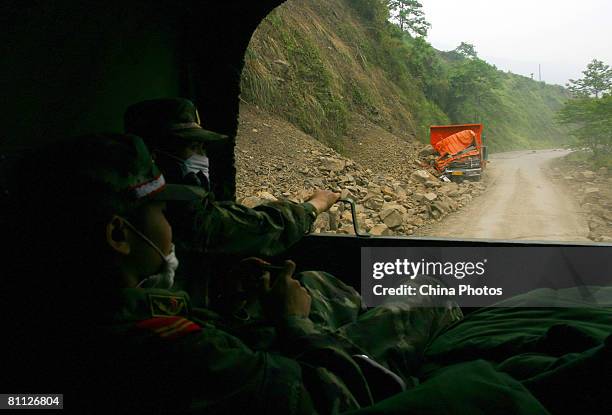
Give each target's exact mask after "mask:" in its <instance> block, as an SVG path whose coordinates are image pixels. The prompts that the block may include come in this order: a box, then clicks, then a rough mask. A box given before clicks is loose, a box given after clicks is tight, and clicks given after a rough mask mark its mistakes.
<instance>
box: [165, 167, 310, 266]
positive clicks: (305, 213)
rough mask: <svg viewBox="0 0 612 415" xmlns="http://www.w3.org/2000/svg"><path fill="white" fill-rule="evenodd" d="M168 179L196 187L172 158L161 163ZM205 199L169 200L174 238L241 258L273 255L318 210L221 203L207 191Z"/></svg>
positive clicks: (186, 246) (185, 245)
mask: <svg viewBox="0 0 612 415" xmlns="http://www.w3.org/2000/svg"><path fill="white" fill-rule="evenodd" d="M156 162H157V164H158V165H159V167H160V168H161V170H162V172H163V173H164V176H165V177H166V180H167V181H168V182H169V183H177V184H186V185H194V184H196V183H192V182H189V178H188V177H187V178H182V176H181V173H180V171H179V169H178V167H177V166H176V165H174V163H173V162H170V161H168V160H165V159H164V158H163V157H162V158H160V159H159V160H157V161H156ZM202 193H203V200H202V202H201V203H180V202H173V203H169V206H168V219H169V220H170V224H171V225H172V227H173V231H174V234H175V238H174V239H175V242H176V243H177V246H180V248H182V249H183V250H184V251H187V252H195V253H213V254H217V253H222V254H226V255H236V256H242V257H245V256H264V257H267V256H274V255H277V254H280V253H282V252H284V251H285V250H286V249H287V248H289V247H290V246H291V245H293V244H294V243H296V242H297V241H299V240H300V239H301V238H302V237H303V236H304V235H305V234H307V233H308V232H309V231H310V227H311V225H312V223H313V222H314V220H315V219H316V216H317V214H316V209H315V207H314V206H313V205H312V204H310V203H293V202H290V201H278V202H269V203H265V204H263V205H260V206H257V207H255V208H252V209H251V208H248V207H246V206H243V205H240V204H238V203H235V202H228V201H216V200H215V197H214V195H213V194H212V193H211V192H208V191H206V189H202Z"/></svg>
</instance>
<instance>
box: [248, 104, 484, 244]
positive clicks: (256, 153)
mask: <svg viewBox="0 0 612 415" xmlns="http://www.w3.org/2000/svg"><path fill="white" fill-rule="evenodd" d="M353 125H354V127H353V128H352V129H351V134H350V135H349V136H348V137H346V138H345V139H344V141H342V142H341V144H340V146H341V147H342V149H343V152H345V153H346V154H351V155H352V156H353V158H348V157H345V156H343V155H341V154H339V153H338V152H336V151H334V150H333V149H331V148H329V147H327V146H325V145H324V144H322V143H320V142H319V141H317V140H315V139H314V138H312V137H311V136H309V135H307V134H305V133H303V132H302V131H300V130H298V129H297V128H295V127H294V126H293V125H292V124H289V123H287V122H285V121H282V120H280V119H278V118H276V117H274V116H271V115H269V114H267V113H266V112H263V111H260V110H258V109H257V108H255V107H252V106H248V105H244V106H243V107H242V108H241V110H240V126H239V130H238V137H237V145H236V170H237V199H238V201H239V202H241V203H243V204H245V205H247V206H256V205H258V204H260V203H263V202H265V201H266V200H276V199H289V200H292V201H296V202H301V201H304V200H306V199H307V198H308V197H309V196H310V194H311V193H312V190H314V189H316V188H322V189H330V190H334V191H338V192H341V193H342V197H344V198H352V199H353V200H355V201H356V202H357V217H358V222H359V225H360V227H361V229H362V230H365V231H368V232H370V233H371V234H373V235H411V234H413V233H414V232H415V231H416V230H417V229H418V228H420V227H422V226H424V225H426V224H428V223H431V222H433V221H437V220H440V219H441V218H442V217H444V216H446V215H448V214H449V213H451V212H454V211H456V210H458V209H461V208H462V207H464V206H465V205H467V204H468V203H469V202H470V201H471V200H472V199H473V197H475V196H477V195H479V194H480V193H482V192H483V191H484V189H485V185H484V184H483V183H476V182H465V183H461V184H456V183H443V182H441V181H440V180H439V179H438V178H437V177H435V175H434V174H435V172H434V171H433V170H432V169H430V168H429V167H428V164H427V160H428V157H430V156H429V155H428V154H427V153H426V152H421V150H422V149H423V147H424V145H423V144H421V143H416V142H407V141H405V140H402V139H400V138H398V137H396V136H394V135H392V134H390V133H388V132H386V131H384V130H382V129H380V128H378V127H376V126H374V125H373V124H370V123H368V122H367V121H362V122H361V123H354V124H353ZM315 232H336V233H353V228H352V221H351V215H350V210H349V209H348V208H347V207H346V206H345V205H343V204H338V205H336V206H334V207H332V209H330V211H329V212H328V213H325V214H322V215H320V216H319V218H318V219H317V222H316V223H315Z"/></svg>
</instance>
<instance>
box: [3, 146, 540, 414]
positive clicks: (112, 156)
mask: <svg viewBox="0 0 612 415" xmlns="http://www.w3.org/2000/svg"><path fill="white" fill-rule="evenodd" d="M27 162H28V163H32V162H36V165H37V166H39V168H42V169H44V170H43V171H44V172H47V174H42V175H41V174H40V171H38V170H37V171H33V172H31V173H32V174H30V175H29V179H25V180H22V181H21V183H20V184H19V185H18V186H17V187H16V188H19V187H21V186H24V187H25V188H23V189H22V191H21V192H16V193H14V194H13V195H12V197H13V200H12V201H11V203H15V207H21V211H18V209H15V210H14V213H15V216H14V218H15V220H14V223H15V224H21V225H23V226H15V228H14V229H12V231H11V232H9V234H8V235H9V237H11V239H12V240H13V241H14V242H15V248H16V249H15V250H14V253H21V255H20V256H19V258H23V257H24V255H25V258H28V256H29V255H32V254H34V255H35V256H34V258H35V259H36V261H20V260H19V259H17V260H16V261H15V262H16V264H17V265H18V267H19V269H20V274H19V276H20V278H11V279H7V280H5V281H4V283H5V286H4V287H3V288H5V289H6V290H4V291H5V292H6V291H8V292H10V293H12V295H10V296H8V297H9V298H8V299H9V300H10V301H12V304H13V305H14V306H13V307H5V308H4V309H3V310H2V311H3V313H2V318H3V319H4V320H5V321H3V328H4V329H5V330H8V331H9V332H10V333H11V336H10V339H7V342H5V343H6V345H7V346H9V347H8V348H7V350H6V351H5V353H4V356H3V357H5V359H6V356H8V357H9V358H10V362H6V363H9V364H6V365H3V373H4V375H5V376H3V378H4V379H3V383H6V385H7V389H6V390H13V391H17V390H28V391H33V390H35V391H46V390H58V391H61V392H63V393H64V401H65V405H66V408H67V409H70V410H73V411H79V412H81V413H120V412H121V413H124V412H127V413H150V412H155V413H169V412H171V413H175V412H179V411H187V412H191V413H209V414H210V413H217V414H227V413H239V412H242V411H249V412H251V413H262V414H265V413H269V414H290V415H291V414H313V413H320V414H335V413H340V412H343V411H347V410H360V409H361V408H367V407H369V406H370V405H371V404H372V403H374V402H375V401H380V400H381V399H382V398H384V397H386V396H388V395H389V394H390V393H391V392H394V391H398V392H399V391H400V390H401V388H398V385H401V384H399V383H398V382H397V379H396V378H395V377H394V376H393V375H392V374H390V373H389V372H388V371H386V370H385V369H384V368H382V367H381V366H379V365H377V364H376V363H375V362H373V361H371V360H370V359H369V358H367V357H364V356H363V354H365V353H367V351H365V350H364V349H363V348H361V347H359V346H358V345H356V344H355V343H354V342H352V341H351V340H350V339H349V335H347V334H348V333H349V332H350V331H351V330H350V329H348V328H346V331H344V332H343V331H342V330H335V331H332V330H329V329H321V328H320V327H318V326H317V325H316V324H314V323H313V321H312V320H311V319H310V318H309V311H310V302H311V297H310V295H309V294H308V292H307V291H306V290H305V289H304V288H303V287H302V286H301V285H300V284H299V283H298V282H297V281H296V280H295V279H293V278H292V274H293V270H294V268H295V265H294V264H293V263H292V262H290V261H287V262H285V263H284V264H283V267H282V269H280V270H278V271H276V275H275V278H274V279H272V278H271V276H270V274H269V273H264V274H263V276H262V279H261V281H262V286H261V296H262V299H263V300H262V302H261V304H262V307H263V312H264V314H265V315H266V316H267V318H268V320H269V321H270V322H271V326H272V332H273V337H274V338H275V341H274V343H273V344H272V345H271V346H270V347H268V348H267V349H265V350H264V349H259V348H255V347H251V346H249V345H248V344H246V343H245V342H244V341H243V340H241V339H240V338H239V337H237V336H236V334H237V333H236V331H235V330H236V327H235V326H234V324H233V323H231V322H230V323H228V321H227V320H226V319H225V318H224V317H223V316H220V315H218V314H216V313H215V312H213V311H211V310H207V309H197V308H192V307H191V305H190V302H189V298H188V297H187V295H186V294H184V293H181V292H176V291H169V290H165V289H155V288H143V282H145V283H146V282H150V281H151V280H152V279H153V280H162V281H163V280H168V279H171V275H172V274H173V271H174V269H175V268H176V266H177V263H176V258H173V255H172V230H171V227H170V225H169V223H168V222H167V220H166V218H165V213H164V211H165V201H167V200H183V201H185V200H193V199H197V198H198V197H199V195H198V194H197V192H195V191H194V189H192V188H188V187H184V186H171V185H166V184H165V181H164V178H163V176H162V175H161V174H159V171H158V170H157V168H156V167H155V165H154V164H153V163H152V161H151V157H150V154H149V153H148V151H147V149H146V147H145V146H144V144H143V142H142V140H140V139H139V138H137V137H133V136H110V137H109V136H103V137H100V136H97V137H89V138H81V139H79V140H78V141H73V142H68V143H64V144H59V145H56V146H54V148H53V149H49V150H47V151H44V152H43V153H41V156H40V157H39V158H37V159H30V160H27ZM26 165H29V164H27V163H26ZM52 167H53V168H52ZM35 200H43V201H45V202H46V205H45V206H44V208H42V212H44V213H45V214H42V215H40V214H39V215H38V216H36V215H33V213H34V212H36V211H39V212H40V211H41V206H40V205H38V206H36V205H35V204H34V203H32V202H34V201H35ZM21 215H23V216H21ZM25 218H28V219H29V222H28V223H24V220H25ZM49 219H54V220H51V221H50V220H49ZM18 234H19V235H18ZM26 246H27V247H29V249H30V250H29V251H26V250H25V249H23V248H24V247H26ZM32 250H33V251H32ZM49 269H55V270H59V271H62V272H61V273H58V275H57V276H54V275H49V273H48V272H47V273H45V272H44V270H49ZM11 275H13V273H12V272H11ZM41 275H42V276H44V277H45V278H40V276H41ZM11 283H12V284H15V285H11ZM18 287H20V290H21V291H18ZM26 287H29V288H27V291H26ZM17 293H23V294H24V295H17ZM26 293H27V295H26ZM26 305H27V306H26ZM42 312H44V314H43V313H42ZM23 328H26V330H23ZM12 348H14V349H12ZM466 366H469V365H467V364H466V365H463V366H461V368H459V369H455V370H452V371H448V372H446V373H443V374H442V375H440V376H439V377H437V378H436V379H437V383H436V382H432V383H431V385H432V386H428V384H427V383H426V384H424V385H420V386H417V387H415V389H414V390H413V391H408V392H404V393H401V394H399V395H396V396H394V397H393V398H392V400H390V401H381V402H379V403H378V406H376V407H372V408H371V409H366V410H367V411H368V413H381V412H382V413H415V412H419V413H441V411H442V412H443V411H444V408H445V407H446V406H445V405H447V404H448V405H451V403H452V404H454V406H449V407H452V408H455V407H457V405H460V404H462V402H463V401H464V400H465V399H468V402H470V399H471V398H470V394H469V391H465V390H462V394H461V396H455V397H454V398H453V402H446V401H447V400H448V396H452V394H451V393H450V392H447V393H446V397H441V398H440V399H431V396H432V393H436V392H437V390H439V388H440V385H444V384H445V383H444V382H446V384H449V385H450V384H452V382H453V381H455V382H456V381H458V380H459V379H461V376H462V375H463V373H464V371H463V369H464V368H465V367H466ZM472 366H473V365H472ZM476 366H477V369H478V374H479V375H478V376H477V377H475V379H476V380H477V381H478V382H477V383H476V385H484V387H485V389H486V388H489V389H492V390H494V391H496V392H498V394H497V395H496V396H498V397H499V396H502V397H503V396H506V395H507V392H503V393H504V395H499V392H500V391H499V390H497V388H499V386H498V385H505V384H508V383H511V380H509V378H507V377H503V375H499V376H497V377H495V376H494V377H493V378H491V377H490V376H493V375H492V374H491V373H490V370H489V369H490V368H488V367H486V366H483V364H478V365H476ZM500 377H501V378H500ZM443 380H444V382H443ZM9 382H10V383H9ZM461 382H462V385H469V384H470V382H473V381H472V380H470V379H462V380H461ZM3 386H5V385H4V384H3ZM510 386H511V387H512V388H513V391H514V390H516V389H517V388H518V390H519V392H516V391H514V392H512V393H515V394H516V393H518V394H519V395H520V396H521V397H523V394H524V390H523V389H520V385H518V386H517V385H516V384H511V385H510ZM381 387H382V388H381ZM3 390H4V389H3ZM478 392H482V396H485V397H486V396H487V391H486V390H485V391H484V392H483V391H482V389H480V390H472V392H471V393H472V395H473V396H472V398H473V399H474V400H475V402H477V403H478V404H477V405H476V406H475V407H474V408H472V409H474V410H477V411H479V412H482V410H483V409H484V408H487V406H486V405H490V403H487V402H483V398H482V396H481V394H479V393H478ZM500 402H502V403H506V402H505V401H504V400H503V399H501V400H500ZM529 404H530V405H532V402H529ZM493 408H494V409H495V410H499V411H502V412H504V413H510V412H509V411H507V409H508V408H509V407H508V406H500V405H499V404H498V405H497V406H493ZM533 408H534V406H530V407H529V408H528V409H533ZM468 409H469V408H468ZM504 409H505V411H504ZM515 412H516V413H519V411H515ZM525 413H527V411H525ZM530 413H535V412H534V411H533V410H531V412H530Z"/></svg>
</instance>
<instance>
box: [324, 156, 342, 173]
mask: <svg viewBox="0 0 612 415" xmlns="http://www.w3.org/2000/svg"><path fill="white" fill-rule="evenodd" d="M320 160H321V166H322V168H323V169H325V170H329V171H342V170H344V168H345V167H346V162H345V161H344V160H340V159H337V158H332V157H321V159H320Z"/></svg>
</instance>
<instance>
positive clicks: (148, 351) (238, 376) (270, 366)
mask: <svg viewBox="0 0 612 415" xmlns="http://www.w3.org/2000/svg"><path fill="white" fill-rule="evenodd" d="M121 297H122V300H121V306H120V307H119V309H118V310H117V311H116V312H115V313H113V315H111V316H107V319H108V320H107V321H106V324H102V327H106V330H105V334H108V338H109V339H114V340H113V343H117V342H118V340H117V339H123V342H127V345H124V347H123V350H124V358H125V359H126V360H128V359H129V360H130V361H131V362H134V361H138V360H142V357H138V356H147V355H149V356H154V358H155V362H151V364H152V365H154V367H155V369H154V373H155V376H153V377H151V378H149V376H148V375H147V372H146V371H142V372H141V373H142V376H143V379H142V381H143V382H144V383H145V384H148V385H150V389H149V390H148V392H147V393H146V395H147V396H146V405H147V406H149V407H155V408H157V410H158V411H159V410H161V411H163V410H164V409H166V410H174V411H176V410H177V409H191V410H194V411H195V410H197V411H201V412H205V413H236V411H238V410H248V411H249V412H250V413H278V414H310V413H315V412H318V413H336V412H338V411H342V410H347V409H351V408H359V407H362V406H367V405H370V404H371V403H372V397H371V393H370V390H369V387H368V383H367V380H366V378H365V376H364V374H363V373H362V371H361V369H360V367H359V366H358V365H357V364H356V363H355V361H354V360H353V359H352V358H351V356H350V354H349V353H350V352H351V351H352V352H359V349H358V348H357V347H354V346H353V345H351V344H350V342H347V341H345V340H344V339H343V338H342V337H339V336H334V335H333V334H328V333H322V332H321V331H319V330H317V328H316V327H315V325H314V324H313V323H312V322H311V321H310V320H309V319H307V318H299V317H290V318H287V319H284V320H283V321H281V322H279V323H278V324H277V325H276V327H274V331H276V332H277V333H278V336H277V337H276V338H277V339H278V341H277V343H276V344H275V349H276V351H275V352H271V351H261V350H257V349H253V348H251V347H249V346H247V345H246V344H245V343H244V342H243V341H241V340H240V339H239V338H237V337H235V336H234V335H233V334H232V328H231V327H228V325H226V324H225V323H224V322H223V319H222V318H221V317H220V316H219V315H217V314H215V313H214V312H212V311H210V310H206V309H191V307H190V304H189V299H188V297H187V295H186V294H184V293H181V292H170V291H167V290H159V289H124V290H123V291H122V293H121ZM162 350H163V351H164V352H161V353H160V351H162ZM134 351H137V353H136V354H137V356H136V357H135V356H134V355H133V353H134ZM115 357H116V356H115ZM145 364H146V363H145ZM115 366H119V367H124V366H125V367H127V366H129V364H127V363H126V364H125V365H124V364H123V363H121V364H119V365H117V364H115ZM115 376H116V377H120V376H121V375H120V374H115V375H114V377H115ZM161 380H163V382H161ZM130 382H135V383H139V382H138V381H137V380H136V379H130ZM159 382H161V384H158V383H159ZM164 385H166V386H164ZM177 391H180V392H178V393H177ZM137 398H138V397H135V396H132V399H137ZM126 399H129V398H128V397H126ZM185 403H189V405H188V406H189V408H187V407H184V408H180V406H181V405H185ZM185 406H187V405H185Z"/></svg>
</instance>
